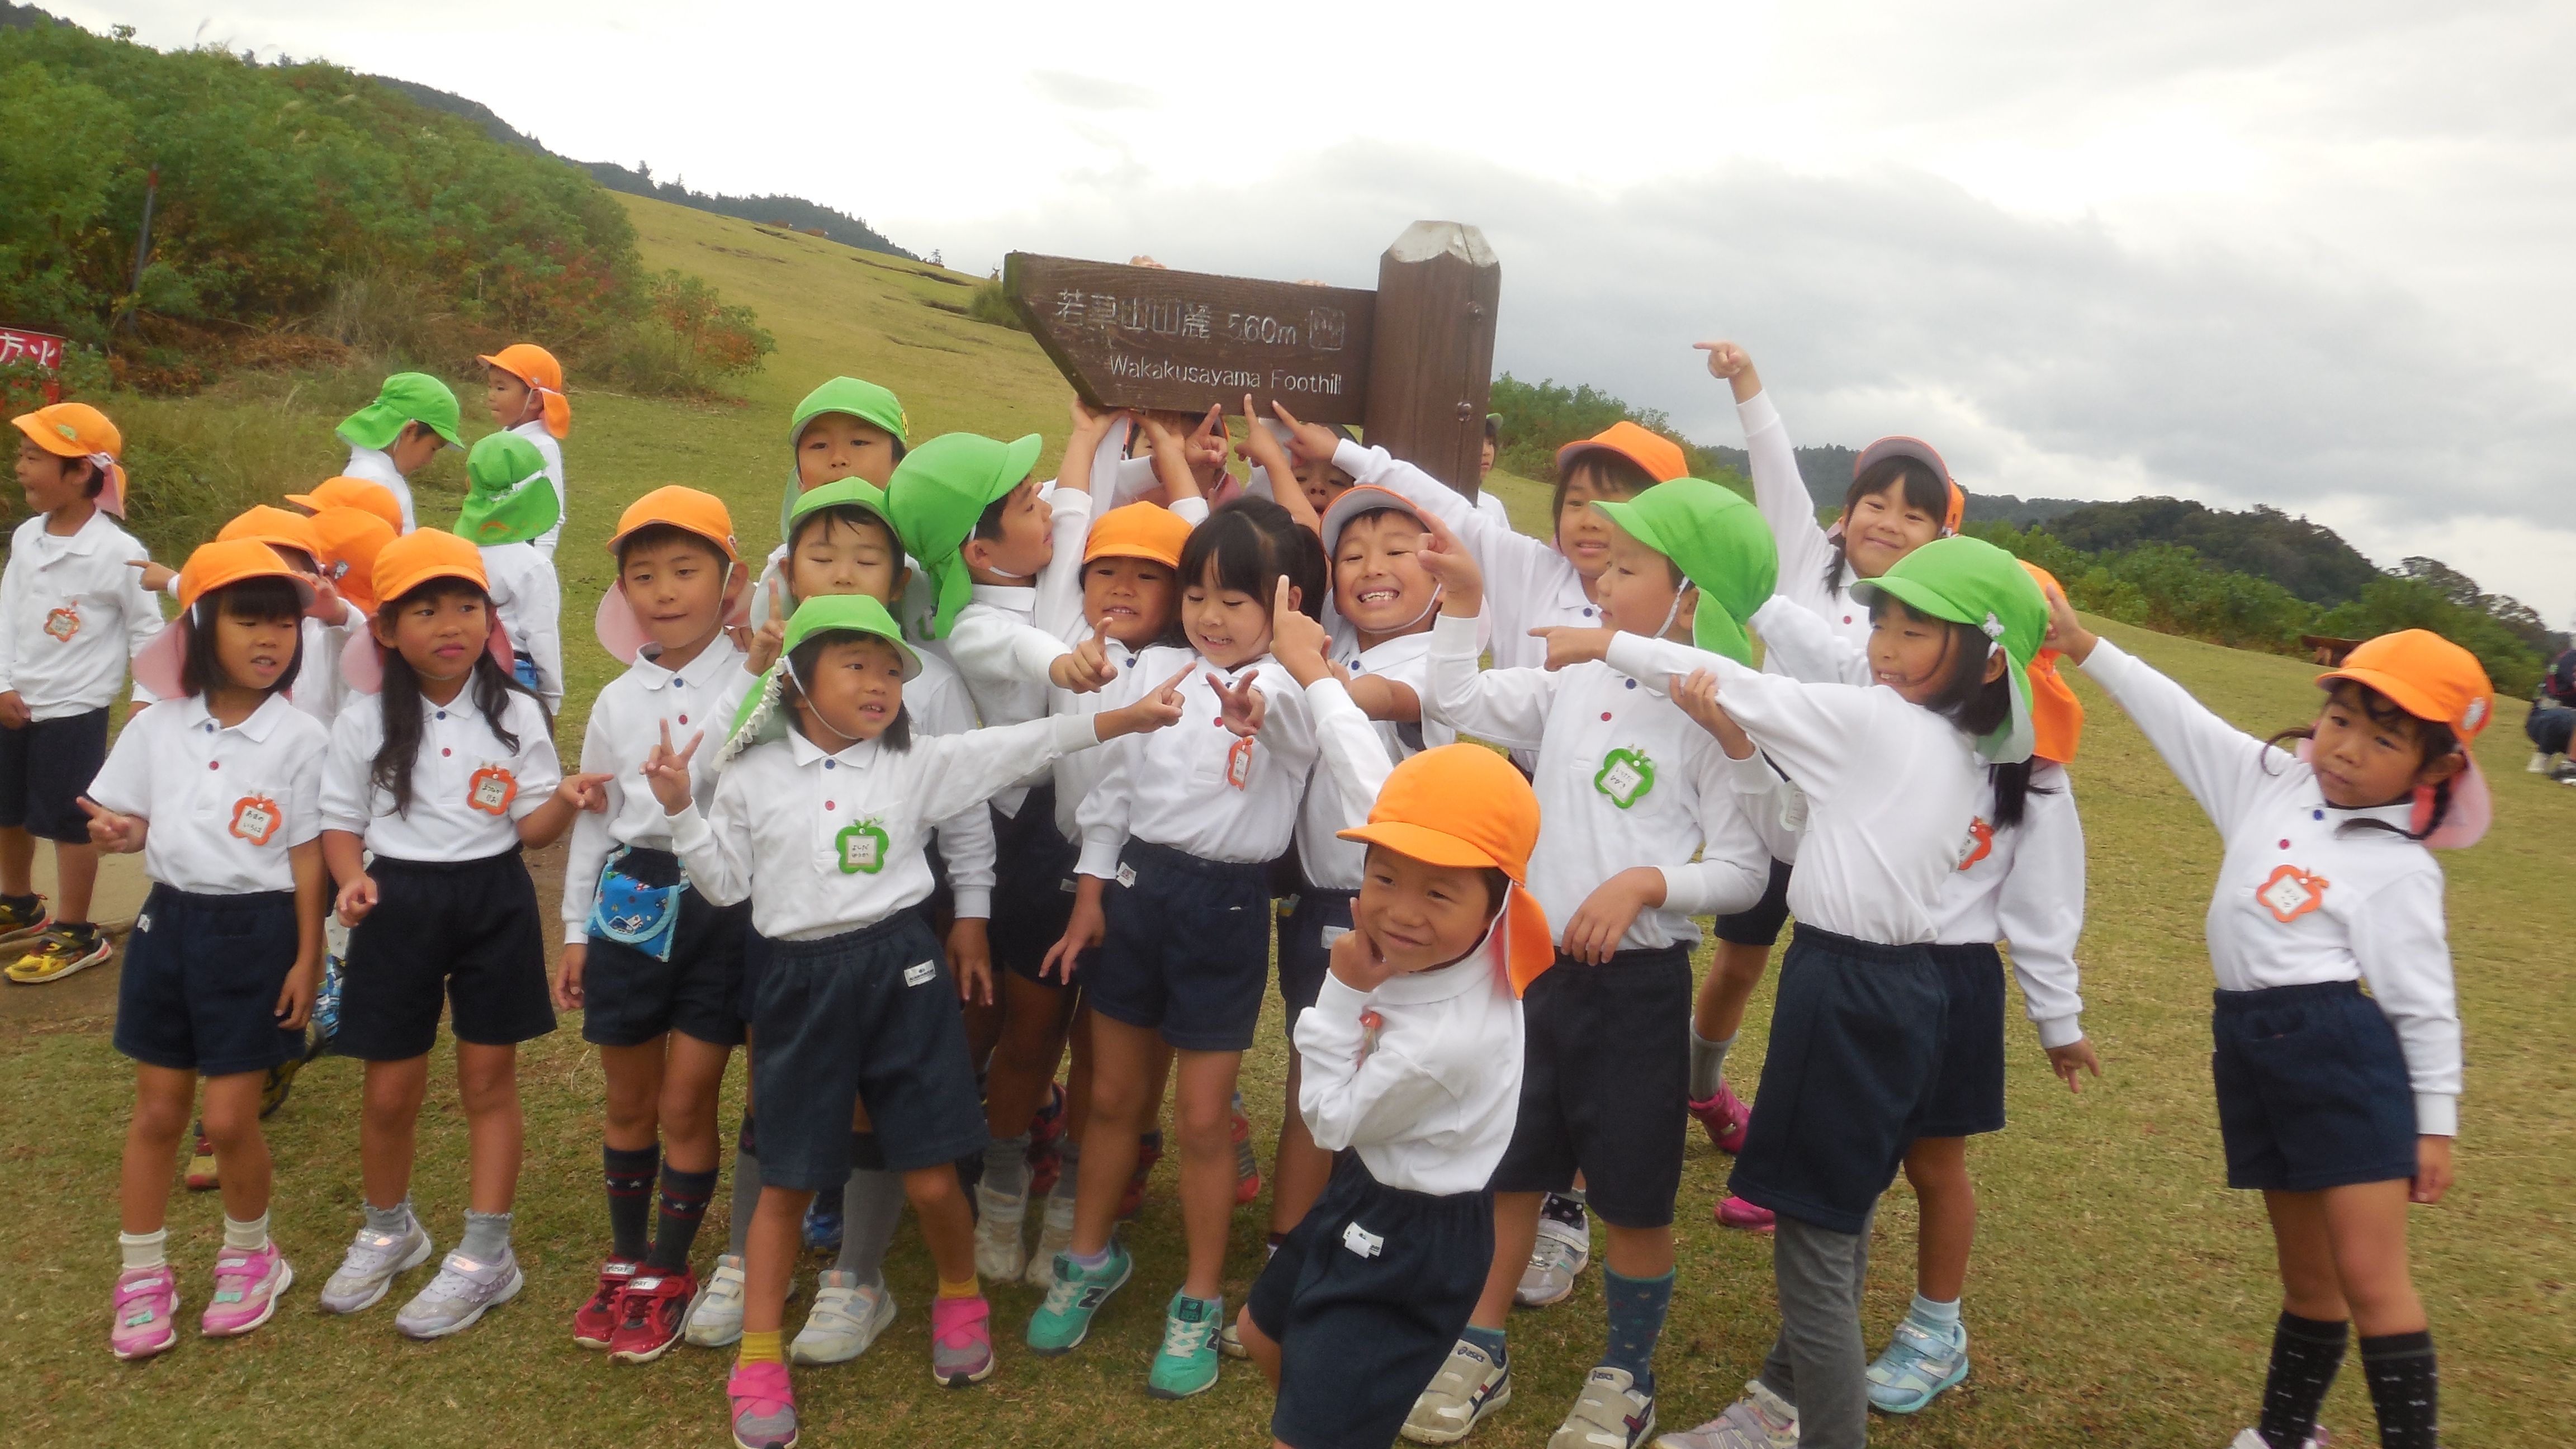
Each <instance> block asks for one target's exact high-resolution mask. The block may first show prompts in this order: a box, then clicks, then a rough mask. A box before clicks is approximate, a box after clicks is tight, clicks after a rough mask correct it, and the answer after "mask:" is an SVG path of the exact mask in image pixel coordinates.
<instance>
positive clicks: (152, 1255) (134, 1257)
mask: <svg viewBox="0 0 2576 1449" xmlns="http://www.w3.org/2000/svg"><path fill="white" fill-rule="evenodd" d="M169 1242H170V1230H169V1229H168V1228H155V1229H153V1230H152V1231H151V1232H148V1233H119V1234H117V1235H116V1251H118V1252H119V1253H122V1254H124V1255H125V1266H126V1267H128V1268H166V1267H168V1266H169V1264H170V1255H169V1254H168V1253H167V1252H166V1251H164V1250H165V1249H166V1248H167V1246H168V1245H169Z"/></svg>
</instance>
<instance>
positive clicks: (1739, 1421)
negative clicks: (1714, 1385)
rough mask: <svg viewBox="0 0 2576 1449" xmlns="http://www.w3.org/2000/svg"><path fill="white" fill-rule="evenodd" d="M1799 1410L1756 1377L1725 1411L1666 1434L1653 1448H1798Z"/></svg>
mask: <svg viewBox="0 0 2576 1449" xmlns="http://www.w3.org/2000/svg"><path fill="white" fill-rule="evenodd" d="M1797 1445H1798V1411H1797V1410H1796V1409H1793V1408H1791V1407H1789V1405H1788V1402H1787V1401H1786V1400H1784V1399H1782V1398H1781V1397H1780V1396H1779V1395H1778V1394H1775V1393H1773V1392H1771V1391H1770V1390H1769V1389H1768V1388H1765V1387H1763V1384H1762V1381H1761V1380H1759V1379H1755V1380H1753V1381H1752V1382H1750V1383H1747V1384H1746V1385H1745V1386H1744V1397H1743V1398H1740V1399H1738V1400H1736V1401H1735V1402H1734V1403H1732V1404H1729V1405H1727V1406H1726V1412H1725V1413H1723V1414H1720V1415H1718V1416H1717V1417H1716V1418H1714V1419H1711V1420H1709V1421H1708V1422H1707V1423H1705V1424H1702V1425H1700V1426H1699V1427H1698V1428H1696V1429H1684V1430H1682V1431H1680V1432H1679V1433H1675V1434H1666V1435H1664V1436H1663V1437H1662V1438H1660V1439H1657V1440H1656V1441H1655V1449H1797Z"/></svg>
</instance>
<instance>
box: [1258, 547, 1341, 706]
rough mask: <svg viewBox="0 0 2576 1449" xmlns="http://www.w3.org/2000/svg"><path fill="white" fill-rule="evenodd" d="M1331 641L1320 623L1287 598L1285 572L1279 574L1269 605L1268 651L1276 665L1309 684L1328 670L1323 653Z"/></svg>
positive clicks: (1320, 677) (1303, 683) (1328, 666)
mask: <svg viewBox="0 0 2576 1449" xmlns="http://www.w3.org/2000/svg"><path fill="white" fill-rule="evenodd" d="M1332 642H1333V640H1332V636H1331V635H1329V634H1327V633H1325V632H1324V626H1323V625H1321V624H1318V623H1316V622H1315V621H1314V620H1312V619H1309V618H1307V617H1306V616H1305V615H1304V614H1302V613H1300V612H1298V610H1297V606H1296V605H1294V604H1291V603H1290V602H1288V576H1287V575H1285V574H1282V575H1280V577H1279V593H1278V596H1277V597H1276V598H1274V599H1273V600H1271V605H1270V652H1271V654H1272V655H1273V656H1274V657H1276V658H1277V659H1278V661H1279V667H1280V668H1282V669H1285V670H1287V671H1288V674H1289V677H1291V678H1293V679H1295V680H1296V681H1297V683H1298V684H1299V685H1301V686H1302V685H1308V684H1312V683H1314V682H1315V681H1316V680H1318V679H1322V678H1324V677H1326V676H1327V675H1329V674H1331V673H1332V664H1331V662H1330V661H1328V660H1327V659H1326V658H1325V657H1324V651H1325V650H1326V649H1329V648H1330V647H1332Z"/></svg>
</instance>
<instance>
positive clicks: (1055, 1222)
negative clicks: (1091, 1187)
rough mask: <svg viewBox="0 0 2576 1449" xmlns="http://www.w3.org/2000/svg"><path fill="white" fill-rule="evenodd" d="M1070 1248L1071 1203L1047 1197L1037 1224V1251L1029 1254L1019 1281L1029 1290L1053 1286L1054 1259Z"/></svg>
mask: <svg viewBox="0 0 2576 1449" xmlns="http://www.w3.org/2000/svg"><path fill="white" fill-rule="evenodd" d="M1072 1248H1073V1199H1072V1198H1069V1197H1055V1196H1052V1195H1050V1196H1049V1197H1048V1198H1047V1200H1046V1216H1044V1217H1043V1218H1040V1219H1039V1220H1038V1246H1037V1251H1036V1252H1033V1253H1031V1254H1029V1266H1028V1271H1026V1272H1025V1273H1023V1274H1021V1275H1020V1281H1021V1282H1023V1283H1026V1284H1027V1285H1029V1286H1030V1287H1032V1288H1052V1287H1054V1286H1055V1255H1056V1254H1058V1253H1063V1252H1069V1251H1071V1250H1072Z"/></svg>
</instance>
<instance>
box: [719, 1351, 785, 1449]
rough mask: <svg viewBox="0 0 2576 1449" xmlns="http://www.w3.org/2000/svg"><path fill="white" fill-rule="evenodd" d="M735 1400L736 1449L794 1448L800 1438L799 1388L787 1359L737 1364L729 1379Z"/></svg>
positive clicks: (729, 1393)
mask: <svg viewBox="0 0 2576 1449" xmlns="http://www.w3.org/2000/svg"><path fill="white" fill-rule="evenodd" d="M725 1397H726V1398H728V1399H730V1400H732V1401H733V1442H734V1444H735V1446H736V1449H790V1446H792V1445H794V1444H795V1442H796V1388H795V1386H794V1385H793V1384H790V1383H789V1382H788V1381H787V1365H785V1364H783V1363H746V1364H736V1365H734V1370H733V1377H732V1378H730V1379H727V1380H725Z"/></svg>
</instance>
